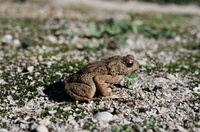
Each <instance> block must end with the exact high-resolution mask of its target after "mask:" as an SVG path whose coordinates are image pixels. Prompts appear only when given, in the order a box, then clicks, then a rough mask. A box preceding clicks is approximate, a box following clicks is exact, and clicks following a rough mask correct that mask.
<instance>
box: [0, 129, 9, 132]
mask: <svg viewBox="0 0 200 132" xmlns="http://www.w3.org/2000/svg"><path fill="white" fill-rule="evenodd" d="M0 132H8V130H6V129H4V128H1V129H0Z"/></svg>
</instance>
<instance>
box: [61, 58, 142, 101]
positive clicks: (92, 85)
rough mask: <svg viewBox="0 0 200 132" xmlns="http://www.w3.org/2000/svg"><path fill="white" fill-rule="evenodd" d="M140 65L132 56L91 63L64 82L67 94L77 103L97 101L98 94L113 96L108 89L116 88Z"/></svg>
mask: <svg viewBox="0 0 200 132" xmlns="http://www.w3.org/2000/svg"><path fill="white" fill-rule="evenodd" d="M138 67H139V63H138V62H137V61H136V60H135V59H134V57H133V56H132V55H127V56H123V57H121V56H113V57H110V58H108V59H105V60H102V61H96V62H93V63H89V64H88V65H86V66H85V67H83V68H82V69H81V70H80V71H78V72H77V73H75V74H73V75H71V76H69V77H68V78H67V79H66V80H65V81H64V85H65V87H64V89H65V91H66V93H67V94H68V95H69V96H70V97H72V98H73V99H74V100H76V101H87V102H90V101H91V100H95V99H97V98H93V97H94V95H95V93H96V92H98V94H99V95H102V96H112V93H111V92H108V91H107V88H108V87H110V88H115V86H114V85H113V84H115V83H118V82H119V81H120V80H121V79H122V77H123V75H126V74H129V73H131V72H132V71H135V70H137V69H138Z"/></svg>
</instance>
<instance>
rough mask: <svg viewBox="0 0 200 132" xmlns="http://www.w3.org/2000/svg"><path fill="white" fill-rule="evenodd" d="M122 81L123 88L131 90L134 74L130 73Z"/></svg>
mask: <svg viewBox="0 0 200 132" xmlns="http://www.w3.org/2000/svg"><path fill="white" fill-rule="evenodd" d="M124 80H125V84H124V86H125V87H126V88H131V86H132V85H133V84H134V83H135V82H136V80H135V73H133V72H132V73H131V74H130V75H129V76H125V77H124Z"/></svg>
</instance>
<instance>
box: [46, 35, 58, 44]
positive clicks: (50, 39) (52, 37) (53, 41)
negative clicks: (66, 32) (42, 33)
mask: <svg viewBox="0 0 200 132" xmlns="http://www.w3.org/2000/svg"><path fill="white" fill-rule="evenodd" d="M47 40H49V41H50V42H51V43H57V39H56V37H55V36H53V35H49V36H47Z"/></svg>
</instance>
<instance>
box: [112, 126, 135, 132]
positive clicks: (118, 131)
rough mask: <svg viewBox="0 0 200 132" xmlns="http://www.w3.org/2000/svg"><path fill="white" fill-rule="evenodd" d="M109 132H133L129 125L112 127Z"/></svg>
mask: <svg viewBox="0 0 200 132" xmlns="http://www.w3.org/2000/svg"><path fill="white" fill-rule="evenodd" d="M111 132H133V129H132V128H131V127H130V125H120V126H117V127H114V128H113V129H112V130H111Z"/></svg>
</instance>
